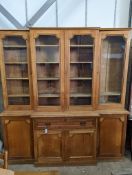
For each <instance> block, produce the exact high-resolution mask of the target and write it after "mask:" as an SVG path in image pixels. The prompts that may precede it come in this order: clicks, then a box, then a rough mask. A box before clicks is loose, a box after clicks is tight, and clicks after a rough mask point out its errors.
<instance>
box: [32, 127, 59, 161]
mask: <svg viewBox="0 0 132 175" xmlns="http://www.w3.org/2000/svg"><path fill="white" fill-rule="evenodd" d="M34 136H35V138H34V140H35V161H36V163H44V164H48V163H49V164H50V163H59V162H62V132H61V131H57V130H48V129H44V130H43V131H35V133H34Z"/></svg>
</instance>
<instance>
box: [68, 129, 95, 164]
mask: <svg viewBox="0 0 132 175" xmlns="http://www.w3.org/2000/svg"><path fill="white" fill-rule="evenodd" d="M65 144H66V147H67V152H66V160H67V161H68V162H71V163H72V162H73V163H75V162H78V161H79V162H80V163H81V162H82V163H88V162H89V161H90V162H91V163H94V162H96V131H95V130H92V129H91V130H89V129H77V130H71V131H69V134H68V138H67V142H66V143H65Z"/></svg>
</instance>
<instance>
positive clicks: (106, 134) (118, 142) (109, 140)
mask: <svg viewBox="0 0 132 175" xmlns="http://www.w3.org/2000/svg"><path fill="white" fill-rule="evenodd" d="M126 119H127V118H126V115H125V116H124V115H101V117H100V119H99V155H98V156H99V157H100V158H102V159H113V158H115V159H118V158H121V157H122V156H123V154H124V148H125V134H126Z"/></svg>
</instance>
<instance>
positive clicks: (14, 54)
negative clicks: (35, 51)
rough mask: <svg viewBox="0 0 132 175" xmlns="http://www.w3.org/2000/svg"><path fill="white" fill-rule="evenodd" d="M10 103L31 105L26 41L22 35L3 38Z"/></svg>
mask: <svg viewBox="0 0 132 175" xmlns="http://www.w3.org/2000/svg"><path fill="white" fill-rule="evenodd" d="M3 51H4V62H5V73H6V82H7V95H8V104H9V105H29V104H30V97H29V94H30V93H29V78H28V64H27V46H26V41H25V40H24V39H23V38H22V37H21V36H7V37H6V38H5V39H4V40H3Z"/></svg>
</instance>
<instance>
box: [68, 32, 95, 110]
mask: <svg viewBox="0 0 132 175" xmlns="http://www.w3.org/2000/svg"><path fill="white" fill-rule="evenodd" d="M97 33H98V31H96V30H93V31H89V30H81V31H80V30H79V31H78V30H70V31H66V38H65V40H66V49H65V51H66V52H65V57H66V60H67V61H66V65H65V66H66V67H65V70H66V77H65V80H66V82H65V89H66V90H67V93H66V94H65V96H66V97H65V99H66V100H67V107H68V108H70V109H73V108H75V109H76V110H80V108H82V109H83V108H86V109H88V108H90V107H91V106H92V105H95V102H94V99H95V82H96V81H95V79H96V75H95V71H96V63H97V61H96V59H97V55H96V54H97V49H96V42H97Z"/></svg>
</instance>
